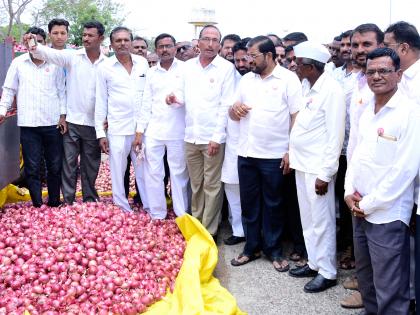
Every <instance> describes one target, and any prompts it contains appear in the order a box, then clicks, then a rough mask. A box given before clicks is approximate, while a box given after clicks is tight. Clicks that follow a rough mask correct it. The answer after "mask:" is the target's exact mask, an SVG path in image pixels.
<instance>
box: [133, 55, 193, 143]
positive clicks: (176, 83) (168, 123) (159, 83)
mask: <svg viewBox="0 0 420 315" xmlns="http://www.w3.org/2000/svg"><path fill="white" fill-rule="evenodd" d="M183 67H184V62H182V61H180V60H178V59H176V58H174V61H173V62H172V65H171V67H170V68H169V69H168V70H166V69H164V68H162V67H161V65H160V63H158V64H157V65H156V66H154V67H152V68H150V70H149V71H148V72H147V78H146V84H145V87H144V93H143V104H142V106H141V110H140V117H139V125H138V126H137V130H138V131H139V132H142V133H144V134H145V135H146V136H147V137H152V138H154V139H157V140H183V139H184V136H185V107H184V106H177V105H176V104H174V105H171V106H168V105H167V104H166V101H165V100H166V96H168V95H169V94H170V93H175V94H179V93H180V91H182V90H183V87H184V80H183V75H184V74H183Z"/></svg>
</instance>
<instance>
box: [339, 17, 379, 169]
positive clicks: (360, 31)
mask: <svg viewBox="0 0 420 315" xmlns="http://www.w3.org/2000/svg"><path fill="white" fill-rule="evenodd" d="M383 40H384V33H383V32H382V31H381V29H380V28H379V27H378V26H377V25H376V24H372V23H367V24H361V25H359V26H358V27H356V28H355V29H354V31H353V35H352V37H351V53H352V58H353V60H354V62H355V63H356V65H357V66H358V67H360V68H361V71H360V72H359V73H358V75H357V78H356V81H357V83H356V84H355V86H354V90H353V94H352V97H351V103H350V134H349V142H348V144H347V162H349V161H351V157H352V154H353V150H354V149H355V147H356V145H357V137H358V132H359V118H360V115H361V114H362V113H363V111H364V110H365V108H366V104H368V103H369V102H370V100H371V99H372V97H373V93H372V91H371V90H370V89H369V86H368V85H367V79H366V75H365V71H366V61H367V55H368V53H370V52H372V51H374V50H375V49H376V48H378V47H381V46H382V42H383Z"/></svg>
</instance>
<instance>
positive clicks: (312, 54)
mask: <svg viewBox="0 0 420 315" xmlns="http://www.w3.org/2000/svg"><path fill="white" fill-rule="evenodd" d="M293 50H294V52H295V56H296V58H309V59H312V60H316V61H319V62H322V63H327V62H328V60H330V58H331V54H330V52H329V51H328V49H327V48H325V46H324V45H322V44H319V43H316V42H312V41H306V42H302V43H300V44H298V45H296V46H295V47H293Z"/></svg>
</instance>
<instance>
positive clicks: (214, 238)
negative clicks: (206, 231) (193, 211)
mask: <svg viewBox="0 0 420 315" xmlns="http://www.w3.org/2000/svg"><path fill="white" fill-rule="evenodd" d="M211 237H213V241H214V243H215V244H216V245H217V234H215V235H212V236H211Z"/></svg>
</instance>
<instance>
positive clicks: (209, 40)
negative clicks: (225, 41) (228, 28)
mask: <svg viewBox="0 0 420 315" xmlns="http://www.w3.org/2000/svg"><path fill="white" fill-rule="evenodd" d="M200 40H201V41H203V42H205V43H208V44H210V43H212V42H213V43H217V44H219V42H220V40H219V39H218V38H210V37H202V38H200Z"/></svg>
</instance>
